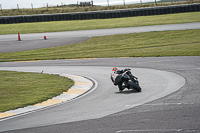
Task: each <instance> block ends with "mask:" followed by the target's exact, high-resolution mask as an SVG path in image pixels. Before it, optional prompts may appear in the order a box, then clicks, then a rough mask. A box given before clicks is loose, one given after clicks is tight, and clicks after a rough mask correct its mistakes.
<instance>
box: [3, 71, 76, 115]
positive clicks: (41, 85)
mask: <svg viewBox="0 0 200 133" xmlns="http://www.w3.org/2000/svg"><path fill="white" fill-rule="evenodd" d="M0 77H1V80H0V112H4V111H7V110H12V109H16V108H20V107H25V106H27V105H33V104H36V103H40V102H42V101H45V100H47V99H49V98H52V97H54V96H57V95H59V94H61V93H62V92H64V91H67V90H68V89H69V88H70V87H71V86H72V85H73V81H72V80H70V79H68V78H66V77H61V76H58V75H50V74H39V73H25V72H13V71H0Z"/></svg>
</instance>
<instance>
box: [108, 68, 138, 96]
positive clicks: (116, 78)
mask: <svg viewBox="0 0 200 133" xmlns="http://www.w3.org/2000/svg"><path fill="white" fill-rule="evenodd" d="M129 70H130V69H124V70H118V69H117V67H113V69H112V73H111V80H112V82H113V83H114V85H118V88H119V91H120V92H122V91H123V90H124V89H125V87H126V86H128V85H127V84H126V82H124V83H125V84H124V85H123V86H122V84H123V81H122V80H121V76H120V74H123V73H124V72H126V71H129ZM129 75H131V77H132V78H136V79H137V77H135V76H133V75H132V74H131V73H129Z"/></svg>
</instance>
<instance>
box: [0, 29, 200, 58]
mask: <svg viewBox="0 0 200 133" xmlns="http://www.w3.org/2000/svg"><path fill="white" fill-rule="evenodd" d="M199 35H200V29H195V30H180V31H161V32H147V33H132V34H119V35H111V36H103V37H93V38H92V39H90V40H87V41H84V42H80V43H76V44H71V45H64V46H59V47H52V48H44V49H39V50H30V51H20V52H13V53H0V61H16V60H48V59H74V58H107V57H148V56H154V57H156V56H195V55H200V38H199Z"/></svg>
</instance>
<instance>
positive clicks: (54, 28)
mask: <svg viewBox="0 0 200 133" xmlns="http://www.w3.org/2000/svg"><path fill="white" fill-rule="evenodd" d="M198 16H200V12H192V13H178V14H167V15H156V16H138V17H127V18H115V19H94V20H81V21H80V20H74V21H52V22H37V23H18V24H1V25H0V35H2V34H17V33H18V32H20V33H42V32H43V31H45V32H58V31H77V30H92V29H108V28H121V27H137V26H150V25H163V24H179V23H192V22H200V17H198Z"/></svg>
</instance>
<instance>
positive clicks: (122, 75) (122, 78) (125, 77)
mask: <svg viewBox="0 0 200 133" xmlns="http://www.w3.org/2000/svg"><path fill="white" fill-rule="evenodd" d="M130 70H131V69H124V70H123V71H116V72H115V74H116V75H117V76H116V77H114V74H113V75H111V80H112V81H113V83H114V85H118V88H119V91H120V92H122V91H123V90H124V89H125V88H127V89H128V90H130V89H131V90H133V89H134V90H136V91H138V92H141V90H142V89H141V87H140V85H139V81H138V78H137V77H135V76H133V75H132V73H131V71H130Z"/></svg>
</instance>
